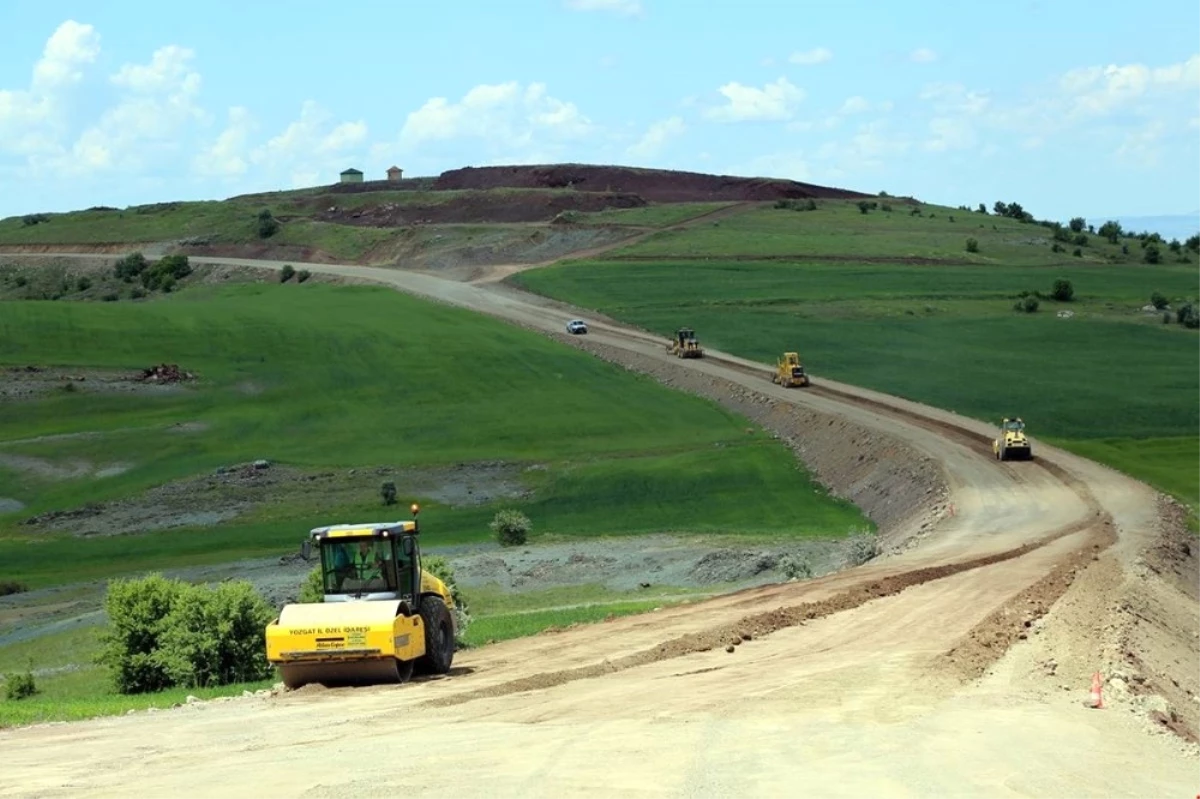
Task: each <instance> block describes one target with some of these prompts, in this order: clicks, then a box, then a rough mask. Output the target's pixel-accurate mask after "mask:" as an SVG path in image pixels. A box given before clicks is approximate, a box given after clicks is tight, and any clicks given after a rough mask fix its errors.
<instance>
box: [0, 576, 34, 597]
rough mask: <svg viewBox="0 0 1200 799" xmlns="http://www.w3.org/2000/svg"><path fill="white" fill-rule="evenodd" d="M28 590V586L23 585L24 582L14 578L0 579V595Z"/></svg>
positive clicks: (21, 592)
mask: <svg viewBox="0 0 1200 799" xmlns="http://www.w3.org/2000/svg"><path fill="white" fill-rule="evenodd" d="M28 590H29V586H27V585H25V583H20V582H17V581H16V580H0V596H9V595H11V594H23V593H25V592H26V591H28Z"/></svg>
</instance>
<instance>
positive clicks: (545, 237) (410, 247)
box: [369, 226, 629, 280]
mask: <svg viewBox="0 0 1200 799" xmlns="http://www.w3.org/2000/svg"><path fill="white" fill-rule="evenodd" d="M628 239H629V231H628V230H627V229H622V228H616V227H575V226H554V227H550V226H546V227H527V228H507V229H497V230H491V231H487V232H483V233H478V234H474V235H472V236H471V237H469V238H468V237H464V236H462V235H460V234H457V233H455V232H454V231H453V230H452V229H447V231H446V233H445V234H444V235H443V236H440V237H438V236H437V235H436V234H435V237H434V238H433V239H430V240H428V241H427V242H412V243H408V244H405V243H400V244H399V245H395V246H391V247H389V248H388V250H390V251H386V252H385V251H383V250H381V251H379V252H376V253H371V254H370V255H369V257H370V258H371V259H372V260H373V261H375V262H382V261H385V260H386V261H387V262H389V263H395V264H396V265H397V266H401V267H403V268H406V269H417V270H423V271H428V272H432V273H435V274H437V275H438V276H439V277H444V278H449V279H452V280H473V279H475V278H476V277H478V276H479V275H481V274H483V273H485V272H486V270H487V267H489V266H493V265H496V264H535V263H537V264H545V263H550V262H552V261H556V260H558V259H559V258H563V257H565V256H568V255H573V254H575V253H578V252H580V251H583V250H590V249H594V248H603V247H608V246H611V245H614V244H618V243H620V242H623V241H626V240H628Z"/></svg>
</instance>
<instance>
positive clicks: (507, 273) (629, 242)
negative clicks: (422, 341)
mask: <svg viewBox="0 0 1200 799" xmlns="http://www.w3.org/2000/svg"><path fill="white" fill-rule="evenodd" d="M760 205H762V203H761V202H750V201H748V202H739V203H733V204H732V205H726V206H724V207H721V208H716V209H714V210H712V211H706V212H705V213H703V214H698V215H696V216H689V217H688V218H687V219H684V220H682V221H679V222H674V223H672V224H670V225H666V226H665V227H657V228H649V229H645V230H641V231H640V232H638V233H636V234H634V235H632V236H630V237H629V238H626V239H620V240H618V241H614V242H610V243H608V244H601V245H599V246H597V247H588V248H587V249H583V250H576V251H575V252H573V253H570V254H569V255H565V256H563V257H561V258H554V259H552V260H549V261H541V262H539V263H530V264H492V265H490V266H481V267H479V270H478V271H479V272H480V273H481V274H477V275H475V276H474V277H472V278H471V279H470V280H468V281H467V283H469V284H470V285H473V286H488V285H492V284H495V283H499V282H500V281H502V280H505V279H507V278H509V277H511V276H512V275H515V274H518V273H520V272H527V271H529V270H530V269H540V268H544V267H547V266H552V265H554V264H561V263H566V262H569V261H583V260H586V259H588V258H596V257H597V256H600V255H604V254H605V253H608V252H612V251H613V250H617V249H620V248H622V247H632V246H633V245H635V244H639V243H641V242H643V241H645V240H646V239H648V238H650V237H651V236H654V235H657V234H659V233H665V232H666V231H669V230H681V229H683V228H686V227H688V226H690V225H693V224H695V223H697V222H704V221H709V222H711V221H714V220H718V219H724V218H725V217H727V216H734V215H735V214H741V213H745V212H746V211H749V210H750V209H752V208H756V207H758V206H760Z"/></svg>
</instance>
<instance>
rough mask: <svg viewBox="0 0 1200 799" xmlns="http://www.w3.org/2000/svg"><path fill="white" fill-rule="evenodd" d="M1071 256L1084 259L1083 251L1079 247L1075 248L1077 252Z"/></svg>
mask: <svg viewBox="0 0 1200 799" xmlns="http://www.w3.org/2000/svg"><path fill="white" fill-rule="evenodd" d="M1071 255H1074V256H1075V257H1076V258H1082V257H1083V250H1081V249H1079V248H1078V247H1076V248H1075V251H1074V252H1073V253H1071Z"/></svg>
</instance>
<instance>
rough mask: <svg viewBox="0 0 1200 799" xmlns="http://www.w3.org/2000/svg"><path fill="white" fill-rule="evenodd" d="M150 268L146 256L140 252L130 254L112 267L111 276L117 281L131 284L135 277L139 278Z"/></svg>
mask: <svg viewBox="0 0 1200 799" xmlns="http://www.w3.org/2000/svg"><path fill="white" fill-rule="evenodd" d="M149 267H150V262H149V261H147V260H146V256H144V255H142V254H141V253H140V252H135V253H130V254H129V255H126V256H125V257H124V258H122V259H121V260H119V261H117V262H116V264H114V265H113V274H114V275H115V276H116V277H117V279H118V280H123V281H125V282H126V283H132V282H133V279H134V278H135V277H140V276H141V274H142V273H143V272H145V271H146V270H147V269H148V268H149Z"/></svg>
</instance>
